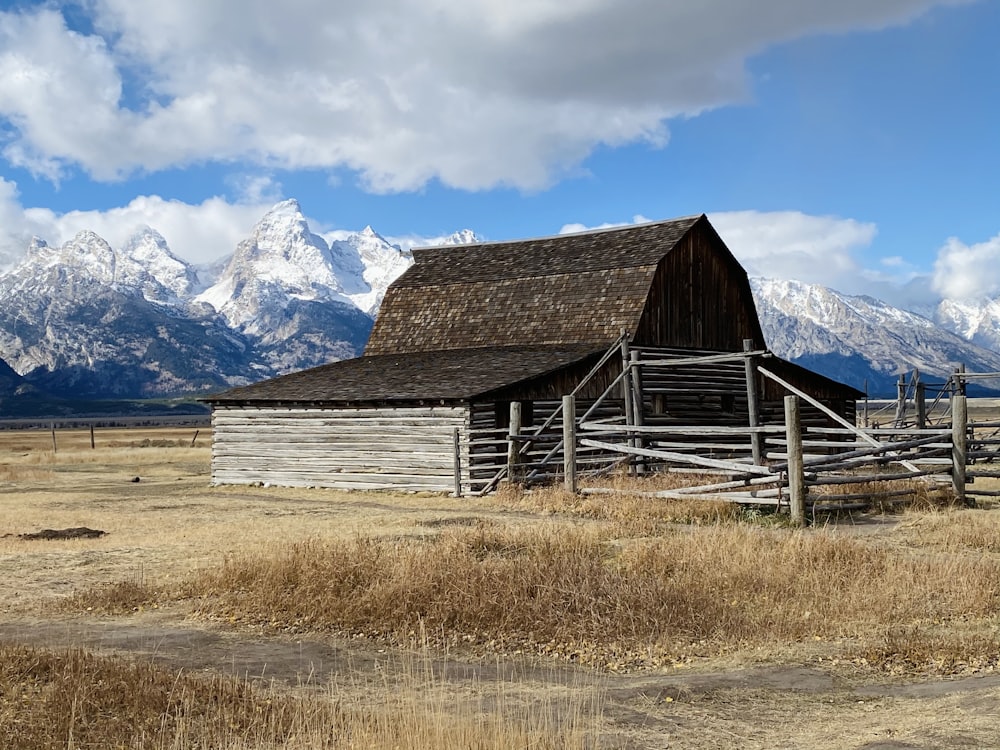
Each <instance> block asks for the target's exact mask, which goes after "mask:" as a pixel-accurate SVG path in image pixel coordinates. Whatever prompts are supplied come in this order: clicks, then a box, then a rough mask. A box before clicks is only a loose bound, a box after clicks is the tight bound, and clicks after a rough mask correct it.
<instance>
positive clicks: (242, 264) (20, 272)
mask: <svg viewBox="0 0 1000 750" xmlns="http://www.w3.org/2000/svg"><path fill="white" fill-rule="evenodd" d="M474 239H475V236H474V235H473V234H472V233H471V232H469V231H465V232H462V233H457V234H455V235H453V236H452V237H450V238H448V241H449V242H468V241H473V240H474ZM410 263H412V256H411V255H410V253H409V252H407V251H404V250H402V249H401V248H400V247H398V246H396V245H393V244H391V243H389V242H388V241H387V240H385V239H384V238H383V237H381V236H380V235H379V234H378V233H377V232H375V231H374V230H373V229H372V228H371V227H366V228H365V230H364V231H362V232H359V233H343V234H342V235H341V236H340V238H339V239H337V240H336V241H333V242H330V243H328V242H327V241H326V240H325V239H324V238H322V237H320V236H318V235H316V234H314V233H313V232H311V231H310V229H309V226H308V224H307V222H306V219H305V217H304V216H303V215H302V211H301V209H300V207H299V205H298V203H296V202H295V201H283V202H282V203H279V204H277V205H276V206H274V208H273V209H272V210H271V211H269V212H268V213H267V214H266V215H265V216H264V217H262V218H261V220H260V221H259V222H258V223H257V225H256V226H255V227H254V228H253V230H252V232H251V233H250V236H249V237H248V238H247V239H246V240H244V241H242V242H240V243H239V245H238V246H237V247H236V250H235V252H234V253H233V255H232V256H230V257H229V258H228V259H225V260H224V261H222V262H217V263H215V264H212V265H211V266H206V267H204V268H203V269H202V270H203V273H204V275H205V278H206V280H207V281H208V284H207V285H206V284H205V283H203V282H202V280H201V279H200V278H199V274H198V271H196V270H195V269H194V268H193V267H192V266H191V265H190V264H188V263H186V262H185V261H183V260H181V259H179V258H178V257H176V256H175V255H174V254H173V253H172V252H171V250H170V248H169V247H168V246H167V243H166V241H165V240H164V238H163V237H162V236H160V235H159V234H158V233H157V232H156V231H155V230H153V229H151V228H149V227H142V228H140V229H139V230H138V231H136V232H135V233H134V234H133V235H132V236H131V237H130V238H129V239H128V240H127V241H126V242H125V243H124V245H123V246H122V247H121V248H119V249H115V248H112V247H111V246H110V245H109V244H108V243H107V242H106V241H105V240H104V239H102V238H101V237H99V236H98V235H96V234H94V233H93V232H88V231H85V232H81V233H79V234H78V235H77V236H76V237H74V238H73V239H72V240H71V241H69V242H67V243H66V244H64V245H63V246H61V247H50V246H49V245H47V244H46V243H45V242H44V241H42V240H39V239H36V240H34V241H33V242H32V243H31V246H30V247H29V248H28V251H27V253H26V255H25V257H24V258H22V259H21V261H20V262H19V263H17V264H16V265H15V266H14V267H13V268H11V269H10V270H9V271H7V272H6V273H3V274H0V361H4V360H5V361H6V362H7V363H9V364H10V367H11V368H12V370H11V372H12V373H13V374H14V375H15V376H16V378H14V379H12V378H0V396H2V395H3V394H5V393H8V392H12V389H14V388H21V387H29V388H37V389H39V390H44V391H46V392H48V393H51V394H54V395H56V396H75V397H98V398H108V397H149V396H164V395H174V394H182V393H191V392H204V391H209V390H218V389H220V388H224V387H227V386H230V385H239V384H243V383H247V382H251V381H254V380H259V379H262V378H265V377H270V376H272V375H278V374H282V373H285V372H290V371H293V370H298V369H303V368H305V367H310V366H312V365H317V364H322V363H324V362H329V361H331V360H335V359H343V358H346V357H353V356H356V355H357V354H360V352H361V351H362V349H363V348H364V345H365V342H366V341H367V338H368V333H369V331H370V330H371V326H372V323H373V319H374V315H375V313H376V312H377V310H378V306H379V303H380V302H381V300H382V297H383V295H384V294H385V290H386V288H387V287H388V285H389V284H390V283H391V282H392V281H393V280H394V279H395V278H396V277H397V276H398V275H399V274H401V273H402V272H403V271H404V270H406V268H407V267H408V266H409V265H410ZM0 374H2V373H0ZM15 380H16V384H15Z"/></svg>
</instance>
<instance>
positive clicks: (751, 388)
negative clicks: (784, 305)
mask: <svg viewBox="0 0 1000 750" xmlns="http://www.w3.org/2000/svg"><path fill="white" fill-rule="evenodd" d="M743 351H744V352H752V351H753V339H743ZM743 367H744V371H745V372H746V378H747V411H748V412H749V415H750V428H751V429H753V428H754V427H760V404H759V402H758V397H757V358H756V357H744V358H743ZM750 450H751V451H752V453H753V462H754V465H755V466H763V465H764V435H763V434H761V433H759V432H751V433H750Z"/></svg>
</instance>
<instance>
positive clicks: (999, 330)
mask: <svg viewBox="0 0 1000 750" xmlns="http://www.w3.org/2000/svg"><path fill="white" fill-rule="evenodd" d="M933 318H934V322H935V323H937V324H938V325H939V326H941V327H942V328H944V329H946V330H949V331H952V332H953V333H957V334H958V335H959V336H961V337H962V338H964V339H967V340H969V341H971V342H973V343H974V344H978V345H979V346H982V347H984V348H986V349H992V350H993V351H1000V298H998V299H990V298H988V297H987V298H983V299H979V300H973V301H957V300H949V299H946V300H942V301H941V302H940V303H939V304H938V305H937V307H936V308H935V309H934V311H933Z"/></svg>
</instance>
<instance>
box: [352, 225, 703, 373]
mask: <svg viewBox="0 0 1000 750" xmlns="http://www.w3.org/2000/svg"><path fill="white" fill-rule="evenodd" d="M703 219H704V217H701V216H692V217H686V218H683V219H674V220H672V221H663V222H656V223H652V224H644V225H640V226H629V227H623V228H616V229H608V230H601V231H594V232H587V233H583V234H567V235H559V236H557V237H545V238H541V239H532V240H519V241H515V242H501V243H485V244H481V245H471V246H467V245H460V246H452V247H440V248H425V249H416V250H414V251H413V257H414V264H413V266H411V267H410V268H409V269H408V270H407V271H406V273H404V274H403V275H402V276H401V277H400V278H398V279H397V280H396V281H395V282H394V283H393V284H392V286H391V287H390V288H389V290H388V292H387V293H386V296H385V299H384V301H383V303H382V307H381V309H380V311H379V315H378V318H377V320H376V321H375V327H374V329H373V331H372V334H371V338H370V339H369V341H368V347H367V349H366V350H365V354H366V355H370V354H387V353H390V352H392V353H399V352H417V351H435V350H445V349H463V348H478V347H487V346H494V347H496V346H503V347H507V346H519V345H524V344H526V343H531V344H533V345H546V344H548V345H557V346H558V345H566V344H578V343H584V342H585V343H591V344H595V345H597V346H600V345H602V344H607V343H610V342H612V341H614V339H615V338H617V336H618V334H619V333H620V331H621V329H623V328H624V329H626V330H630V331H634V330H635V329H636V326H637V325H638V322H639V319H640V317H641V316H642V312H643V308H644V305H645V302H646V298H647V296H648V294H649V290H650V285H651V284H652V282H653V278H654V275H655V273H656V268H657V264H658V263H659V262H660V261H661V260H662V259H663V257H664V256H665V255H666V254H667V253H669V252H670V251H671V250H672V249H673V248H674V247H675V246H676V245H677V243H678V242H680V240H681V239H682V238H683V237H684V236H685V235H686V234H687V233H688V232H689V231H690V229H691V228H692V227H693V226H694V225H695V224H696V223H698V222H699V221H701V220H703Z"/></svg>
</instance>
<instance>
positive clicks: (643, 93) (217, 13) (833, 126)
mask: <svg viewBox="0 0 1000 750" xmlns="http://www.w3.org/2000/svg"><path fill="white" fill-rule="evenodd" d="M997 29H1000V3H998V2H997V1H996V0H978V2H977V1H976V0H838V2H830V0H754V2H747V1H746V0H333V1H331V0H285V2H282V3H277V2H274V1H273V0H209V1H208V2H206V0H170V2H164V1H163V0H156V1H155V2H153V1H151V0H81V1H80V2H77V3H58V2H28V1H26V0H24V1H19V0H13V2H12V1H11V0H6V2H0V255H4V254H6V255H7V256H8V257H16V256H18V255H20V254H23V250H24V248H25V247H26V245H27V242H28V240H29V239H30V237H31V236H32V235H38V236H40V237H42V238H43V239H45V240H47V241H48V242H49V243H50V244H59V243H62V242H65V241H66V240H67V239H69V238H70V237H71V236H72V235H73V234H74V233H75V232H76V231H78V230H79V229H82V228H90V229H93V230H95V231H97V232H98V233H100V234H102V235H103V236H105V237H106V238H107V239H108V240H109V241H111V242H112V244H116V243H120V242H121V241H122V240H123V239H124V237H125V236H126V235H127V234H129V233H130V232H131V231H132V230H134V229H135V228H136V227H137V226H139V225H142V224H148V225H150V226H153V227H155V228H156V229H158V230H159V231H160V232H161V233H162V234H163V235H164V236H165V237H166V238H167V240H168V242H169V243H170V246H171V248H172V249H173V250H174V252H175V253H176V254H178V255H180V256H181V257H184V258H187V259H188V260H192V261H195V262H203V261H208V260H211V259H214V258H218V257H220V256H222V255H225V254H227V253H229V252H231V251H232V249H233V247H234V246H235V244H236V242H237V241H238V240H239V239H241V238H242V237H244V236H246V234H247V233H248V231H249V229H250V228H251V227H252V225H253V224H254V222H255V221H256V220H257V219H258V218H259V217H260V216H261V215H262V214H263V212H264V211H266V210H267V208H268V207H269V206H271V205H273V203H274V202H276V201H278V200H280V199H283V198H297V199H298V200H299V202H300V204H301V205H302V208H303V210H304V211H305V213H306V214H307V215H308V217H309V219H310V221H311V222H312V224H313V229H314V231H318V232H327V231H334V230H345V229H346V230H352V229H353V230H356V229H361V228H363V227H364V226H365V225H366V224H371V225H372V226H373V227H374V228H375V229H376V230H378V231H379V232H381V233H382V234H383V235H387V236H390V237H403V236H413V235H417V236H428V237H429V236H440V235H443V234H447V233H449V232H452V231H455V230H458V229H462V228H471V229H473V230H474V231H476V232H477V233H478V234H479V235H480V236H482V237H484V238H487V239H492V240H501V239H509V238H519V237H530V236H539V235H547V234H554V233H557V232H559V231H563V230H567V229H574V228H580V227H595V226H602V225H609V224H620V223H629V222H633V221H641V220H656V219H665V218H672V217H676V216H683V215H689V214H698V213H707V214H709V217H710V218H711V219H712V221H713V223H714V224H715V225H716V227H717V228H718V229H719V230H720V233H721V234H722V236H723V238H724V239H725V240H726V241H727V243H728V244H729V246H730V248H731V249H732V250H733V251H734V253H735V254H736V255H737V257H739V258H740V260H741V261H742V262H743V263H744V265H745V266H746V267H747V268H748V270H749V271H750V272H751V273H756V274H761V275H769V276H779V277H786V278H787V277H792V278H800V279H802V280H805V281H814V282H821V283H826V284H828V285H830V286H834V287H836V288H839V289H842V290H843V291H847V292H869V293H876V294H881V295H882V296H885V297H890V298H894V299H895V300H897V301H900V300H902V301H905V300H907V299H910V298H912V299H913V300H918V299H923V298H924V297H926V296H927V295H928V294H934V293H937V294H948V295H952V296H969V295H974V296H975V295H984V294H998V293H1000V211H998V209H1000V143H998V136H1000V128H998V121H997V115H998V111H1000V45H998V44H997V43H996V38H995V34H996V31H997Z"/></svg>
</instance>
